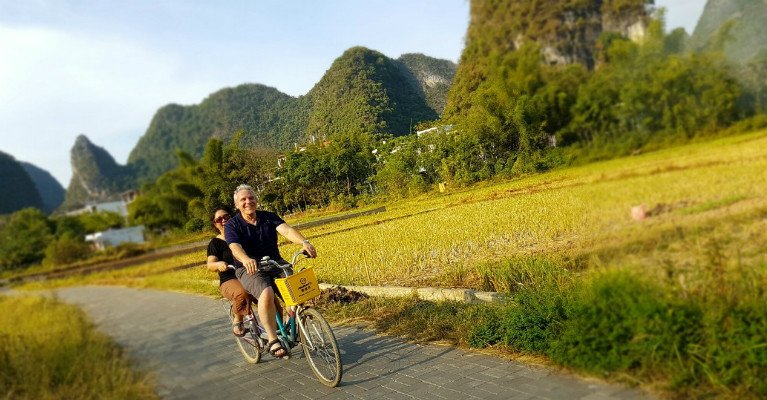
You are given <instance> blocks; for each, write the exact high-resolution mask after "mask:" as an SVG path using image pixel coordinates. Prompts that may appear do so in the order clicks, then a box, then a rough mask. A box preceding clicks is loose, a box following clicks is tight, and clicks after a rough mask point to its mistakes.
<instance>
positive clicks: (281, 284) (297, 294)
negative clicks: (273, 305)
mask: <svg viewBox="0 0 767 400" xmlns="http://www.w3.org/2000/svg"><path fill="white" fill-rule="evenodd" d="M274 283H276V284H277V289H279V290H280V294H282V299H283V300H284V301H285V304H286V305H288V306H294V305H296V304H301V303H304V302H306V301H308V300H311V299H313V298H315V297H317V296H319V295H320V285H319V284H318V283H317V275H315V274H314V270H313V269H312V268H311V267H308V268H305V269H303V270H301V272H299V273H297V274H293V275H291V276H289V277H287V278H278V279H275V280H274Z"/></svg>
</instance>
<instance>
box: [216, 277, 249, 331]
mask: <svg viewBox="0 0 767 400" xmlns="http://www.w3.org/2000/svg"><path fill="white" fill-rule="evenodd" d="M220 289H221V294H222V295H223V296H224V297H226V298H227V299H228V300H229V301H231V302H232V309H233V311H234V322H239V321H242V318H243V317H244V316H245V314H247V312H248V305H249V303H250V298H249V296H248V293H247V292H246V291H245V288H244V287H243V286H242V284H241V283H240V281H239V280H237V279H230V280H228V281H226V282H224V283H222V284H221V287H220Z"/></svg>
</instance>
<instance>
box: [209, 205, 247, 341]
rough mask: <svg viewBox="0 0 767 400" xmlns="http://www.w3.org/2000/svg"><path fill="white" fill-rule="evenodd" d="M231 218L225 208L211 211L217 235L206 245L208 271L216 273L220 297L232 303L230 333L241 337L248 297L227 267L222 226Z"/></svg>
mask: <svg viewBox="0 0 767 400" xmlns="http://www.w3.org/2000/svg"><path fill="white" fill-rule="evenodd" d="M229 218H231V213H230V212H229V209H228V208H226V207H223V206H222V207H217V208H216V209H214V210H213V213H212V214H211V217H210V224H211V225H212V226H213V229H214V230H215V231H216V233H218V235H216V237H214V238H213V239H211V240H210V243H208V262H207V267H208V271H211V272H218V281H219V285H218V289H219V290H220V291H221V295H223V296H224V297H226V298H227V299H228V300H229V301H230V302H232V309H233V311H234V320H233V321H232V333H234V334H235V336H239V337H242V336H243V335H245V330H244V328H243V326H242V318H243V317H244V316H245V314H247V313H248V307H250V296H248V293H247V292H246V291H245V288H244V287H243V286H242V284H241V283H240V281H239V280H237V276H236V275H235V274H234V270H232V269H230V268H228V267H227V266H229V265H232V264H234V257H233V256H232V251H231V250H230V249H229V246H228V245H227V243H226V240H224V224H225V223H226V221H229Z"/></svg>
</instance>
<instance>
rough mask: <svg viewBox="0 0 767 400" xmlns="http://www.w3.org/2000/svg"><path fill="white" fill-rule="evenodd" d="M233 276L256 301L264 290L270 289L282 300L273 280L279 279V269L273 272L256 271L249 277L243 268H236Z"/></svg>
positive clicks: (280, 272)
mask: <svg viewBox="0 0 767 400" xmlns="http://www.w3.org/2000/svg"><path fill="white" fill-rule="evenodd" d="M235 274H236V275H237V279H239V280H240V283H242V286H244V287H245V290H246V291H247V292H248V293H250V294H251V295H252V296H253V297H255V298H256V300H258V297H259V296H261V292H263V291H264V289H266V288H268V287H271V288H272V290H274V294H275V295H276V296H277V297H280V298H282V296H280V292H279V290H277V285H276V284H275V283H274V278H280V277H281V275H282V271H281V270H279V269H276V270H274V271H268V272H264V271H260V270H259V271H256V273H255V274H253V275H251V274H249V273H248V271H246V270H245V268H237V270H236V271H235Z"/></svg>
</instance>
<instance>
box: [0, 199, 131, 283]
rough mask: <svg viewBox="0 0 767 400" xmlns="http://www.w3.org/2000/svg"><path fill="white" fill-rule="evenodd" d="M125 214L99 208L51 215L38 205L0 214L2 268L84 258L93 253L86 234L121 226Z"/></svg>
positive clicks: (62, 262)
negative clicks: (75, 214)
mask: <svg viewBox="0 0 767 400" xmlns="http://www.w3.org/2000/svg"><path fill="white" fill-rule="evenodd" d="M124 224H125V221H124V219H123V217H122V216H120V215H119V214H117V213H113V212H98V213H93V214H81V215H77V216H65V215H58V216H53V217H49V216H47V215H46V214H44V213H43V212H42V211H40V209H38V208H25V209H23V210H19V211H16V212H14V213H13V214H10V215H6V216H2V217H0V254H2V255H3V256H2V257H0V271H2V270H18V269H23V268H26V267H29V266H30V265H33V264H38V263H41V262H42V263H43V264H44V265H51V266H53V265H62V264H69V263H74V262H78V261H83V260H85V259H86V258H88V257H89V256H91V255H92V254H93V249H92V248H91V245H90V244H89V243H87V242H86V241H85V235H87V234H89V233H94V232H99V231H104V230H107V229H109V228H119V227H122V226H123V225H124Z"/></svg>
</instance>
